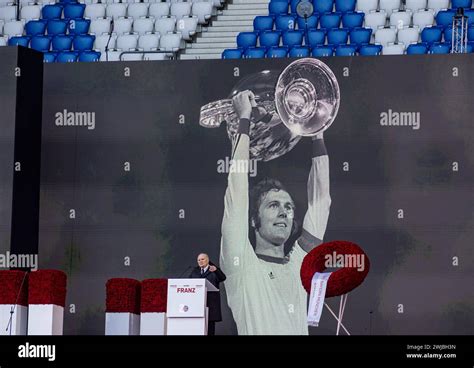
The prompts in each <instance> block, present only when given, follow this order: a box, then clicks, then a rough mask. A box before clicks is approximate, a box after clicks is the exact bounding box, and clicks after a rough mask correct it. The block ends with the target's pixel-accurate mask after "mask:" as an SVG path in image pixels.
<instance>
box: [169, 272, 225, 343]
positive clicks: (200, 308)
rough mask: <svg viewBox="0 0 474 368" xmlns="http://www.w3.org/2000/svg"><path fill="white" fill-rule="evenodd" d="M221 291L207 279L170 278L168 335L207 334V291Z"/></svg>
mask: <svg viewBox="0 0 474 368" xmlns="http://www.w3.org/2000/svg"><path fill="white" fill-rule="evenodd" d="M208 291H211V292H212V291H219V289H217V288H216V287H215V286H214V285H212V284H211V283H210V282H209V281H207V280H206V279H204V278H203V279H169V280H168V303H167V306H166V318H167V320H168V323H167V334H168V335H207V318H208V308H207V292H208Z"/></svg>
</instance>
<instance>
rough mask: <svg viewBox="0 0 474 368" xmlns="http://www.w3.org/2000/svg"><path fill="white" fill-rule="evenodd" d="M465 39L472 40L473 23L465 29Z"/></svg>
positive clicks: (473, 35)
mask: <svg viewBox="0 0 474 368" xmlns="http://www.w3.org/2000/svg"><path fill="white" fill-rule="evenodd" d="M467 39H468V40H469V41H474V24H472V25H471V26H470V27H469V28H468V29H467Z"/></svg>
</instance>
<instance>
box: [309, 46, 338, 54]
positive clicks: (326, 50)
mask: <svg viewBox="0 0 474 368" xmlns="http://www.w3.org/2000/svg"><path fill="white" fill-rule="evenodd" d="M333 53H334V49H333V48H332V46H331V45H326V46H324V45H320V46H316V47H314V48H313V49H312V50H311V55H313V56H314V57H322V56H332V55H333Z"/></svg>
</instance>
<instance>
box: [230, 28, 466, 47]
mask: <svg viewBox="0 0 474 368" xmlns="http://www.w3.org/2000/svg"><path fill="white" fill-rule="evenodd" d="M452 33H453V27H452V26H449V27H446V28H443V27H441V26H430V27H425V28H424V29H423V31H422V32H421V35H420V30H419V28H418V27H404V28H402V29H397V28H395V27H390V28H379V29H377V31H376V32H375V35H374V40H375V43H378V44H381V45H382V46H384V45H387V44H388V43H395V42H397V41H398V42H400V43H404V44H406V45H409V44H411V43H417V42H418V40H419V39H421V42H426V43H428V44H432V43H434V42H441V41H444V42H451V39H452ZM467 36H468V40H469V41H474V25H471V26H470V27H469V28H468V34H467ZM371 39H372V29H370V28H362V27H359V28H353V29H352V30H350V31H349V29H348V28H331V29H328V30H326V29H309V30H307V32H304V31H302V30H288V31H284V32H281V31H261V32H241V33H239V35H238V36H237V47H239V48H242V49H246V48H247V47H255V46H263V47H271V46H288V47H290V48H291V47H293V46H302V45H303V44H304V45H305V46H310V47H314V46H318V45H325V44H331V45H335V46H337V45H343V44H347V43H348V42H349V41H350V44H352V45H356V46H358V45H361V44H364V43H370V41H371ZM257 44H258V45H257Z"/></svg>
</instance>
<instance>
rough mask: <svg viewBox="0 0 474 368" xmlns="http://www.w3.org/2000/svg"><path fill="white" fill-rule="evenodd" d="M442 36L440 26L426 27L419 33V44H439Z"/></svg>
mask: <svg viewBox="0 0 474 368" xmlns="http://www.w3.org/2000/svg"><path fill="white" fill-rule="evenodd" d="M442 35H443V27H441V26H431V27H430V26H427V27H425V28H424V29H423V31H421V42H426V43H428V44H430V45H431V44H432V43H433V42H441V37H442Z"/></svg>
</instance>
